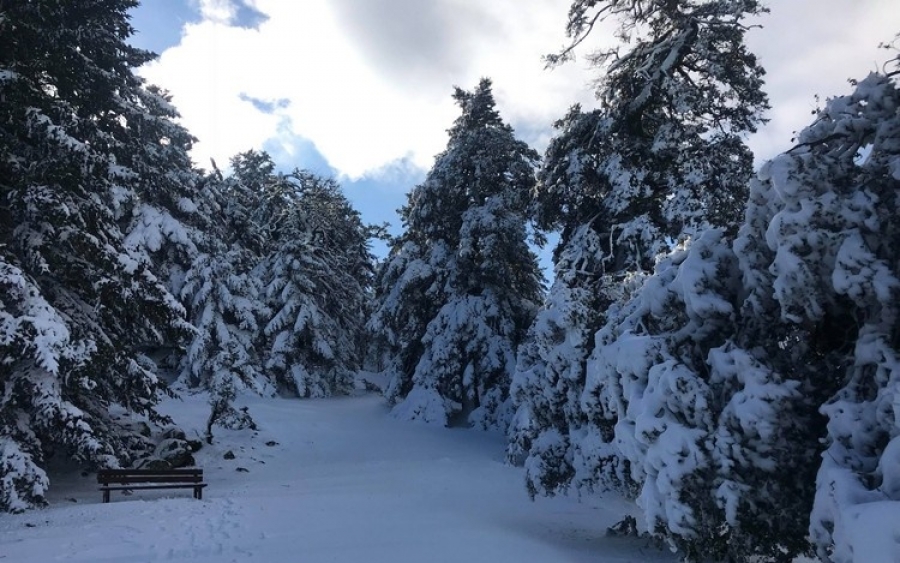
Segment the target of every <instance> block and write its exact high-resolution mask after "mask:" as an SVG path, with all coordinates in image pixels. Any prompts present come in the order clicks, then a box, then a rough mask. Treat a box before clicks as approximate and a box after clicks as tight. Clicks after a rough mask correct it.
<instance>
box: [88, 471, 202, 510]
mask: <svg viewBox="0 0 900 563" xmlns="http://www.w3.org/2000/svg"><path fill="white" fill-rule="evenodd" d="M97 483H99V484H100V485H101V487H100V490H101V491H103V502H109V493H110V491H131V490H140V489H194V498H195V499H202V498H203V487H205V486H206V483H204V482H203V470H202V469H101V470H100V471H98V472H97Z"/></svg>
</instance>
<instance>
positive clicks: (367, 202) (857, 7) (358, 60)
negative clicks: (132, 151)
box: [132, 0, 900, 265]
mask: <svg viewBox="0 0 900 563" xmlns="http://www.w3.org/2000/svg"><path fill="white" fill-rule="evenodd" d="M895 2H896V0H865V1H863V0H858V1H848V0H791V1H790V2H778V3H772V10H773V11H772V13H771V14H770V15H769V16H766V17H765V18H763V19H762V20H760V22H759V23H762V24H763V25H764V27H763V28H762V29H754V30H752V31H751V32H750V34H749V36H748V43H749V45H750V48H751V49H752V50H753V51H754V52H755V53H757V54H758V55H759V57H760V59H761V62H762V64H763V66H764V67H765V68H766V69H767V71H768V75H767V91H768V92H769V94H770V97H771V100H772V106H773V110H772V111H771V112H770V114H769V117H770V118H771V121H770V123H769V125H768V126H767V127H765V128H764V129H763V130H762V131H761V132H760V133H758V134H757V135H754V136H753V137H752V138H750V140H749V142H750V144H751V148H753V149H754V151H755V153H756V154H757V157H758V159H762V158H768V157H770V156H773V155H774V154H777V153H778V152H781V151H783V150H785V149H787V148H789V147H790V139H791V136H792V134H793V132H794V131H797V130H798V129H800V128H802V127H804V126H805V125H807V124H808V123H809V120H810V114H811V112H812V111H813V110H814V109H815V107H816V100H815V95H816V94H819V95H821V96H823V97H825V96H830V95H835V94H841V93H844V92H847V91H848V90H849V86H848V84H847V79H848V78H850V77H857V78H860V77H863V76H864V75H865V74H866V73H868V72H869V71H872V70H876V69H877V68H878V66H879V64H880V63H881V62H883V61H884V60H885V59H886V58H887V56H886V53H885V52H884V51H879V50H878V49H877V46H878V44H879V43H880V42H884V41H889V40H891V39H892V38H893V37H894V36H895V34H896V33H897V32H898V31H900V11H898V10H897V9H896V6H895ZM568 4H569V2H568V1H567V0H529V3H528V9H527V10H523V9H522V4H521V2H519V0H492V1H491V2H482V1H481V0H302V1H301V0H298V1H293V2H291V1H285V0H148V1H146V2H145V3H144V4H142V5H141V6H139V7H138V8H136V9H135V10H134V11H133V13H132V24H133V25H134V26H135V28H136V29H137V30H138V33H137V34H136V35H135V36H134V37H133V43H134V44H135V45H137V46H140V47H143V48H147V49H150V50H153V51H155V52H157V53H158V54H160V55H161V56H160V59H158V60H157V61H156V62H153V63H150V64H149V65H147V66H146V67H144V68H143V69H141V71H140V72H141V73H142V74H143V75H144V76H145V77H146V78H147V79H148V80H149V81H150V82H152V83H155V84H158V85H160V86H162V87H163V88H165V89H167V90H169V91H170V92H171V93H172V95H173V96H174V102H175V104H176V106H177V107H178V108H179V110H180V111H181V113H182V120H183V123H184V124H185V125H186V126H187V127H188V129H189V130H190V131H191V132H192V133H193V134H194V135H195V136H197V137H198V138H199V141H200V142H199V143H198V144H197V146H196V147H195V149H194V152H193V157H194V160H195V161H196V162H197V163H198V164H199V165H201V166H206V165H207V163H208V162H209V158H210V157H213V158H215V159H216V161H217V163H219V164H220V165H224V164H225V163H227V162H228V159H229V157H230V156H232V155H234V154H235V153H237V152H240V151H243V150H247V149H250V148H257V149H259V148H262V149H265V150H267V151H269V153H270V154H272V156H273V158H274V159H275V161H276V163H277V164H278V165H279V167H280V168H282V169H291V168H294V167H300V168H308V169H310V170H313V171H315V172H318V173H321V174H328V175H333V176H335V177H336V178H337V179H338V180H339V181H340V182H341V184H342V185H343V186H344V190H345V192H346V194H347V196H348V197H349V198H350V199H351V201H352V202H353V203H354V205H355V206H356V207H357V208H358V209H359V210H360V211H361V213H362V214H363V218H364V220H365V221H367V222H370V223H379V224H380V223H383V222H389V223H391V224H392V225H393V229H392V230H393V232H395V233H396V232H398V230H399V228H400V225H399V220H398V218H397V216H396V214H395V213H394V211H395V210H396V209H397V208H398V207H400V206H401V205H403V203H404V202H405V194H406V192H407V191H409V189H410V188H411V187H412V186H414V185H415V184H416V183H418V182H420V181H421V180H422V179H423V178H424V175H425V173H426V172H427V170H428V168H429V167H430V165H431V162H432V159H433V156H434V155H435V154H437V153H438V152H440V151H441V150H442V149H443V148H444V146H445V144H446V134H445V131H446V129H447V128H448V127H449V126H450V125H451V123H452V120H453V119H454V117H455V116H456V115H457V108H456V107H455V106H454V104H453V101H452V98H451V93H452V89H453V87H454V86H457V85H458V86H461V87H463V88H467V87H472V86H474V85H475V84H476V83H477V81H478V79H479V78H480V77H482V76H489V77H491V78H492V79H493V80H494V92H495V96H496V97H497V103H498V108H499V110H500V112H501V114H502V115H503V116H504V118H505V119H506V120H507V121H508V122H510V123H511V124H512V126H513V127H514V128H515V130H516V131H517V134H518V135H519V136H520V137H521V138H522V139H523V140H524V141H526V142H528V143H529V144H531V145H532V146H534V147H535V148H537V149H538V150H543V148H544V147H545V146H546V143H547V141H548V139H549V137H550V135H551V132H552V130H551V124H552V122H553V121H555V120H556V119H559V118H560V117H561V116H562V115H563V114H564V113H565V111H566V109H567V108H568V107H569V106H570V105H571V104H573V103H575V102H579V103H582V104H583V105H585V106H588V107H589V106H590V105H591V104H592V103H593V96H592V91H591V87H590V83H591V80H592V79H593V78H594V77H595V73H594V72H593V71H591V70H590V69H589V68H588V66H587V65H586V63H585V62H584V61H583V59H582V60H580V61H576V62H575V63H571V64H568V65H565V66H564V67H561V68H557V69H554V70H552V71H547V70H545V69H544V68H543V63H542V61H541V55H543V54H546V53H548V52H551V51H553V50H555V49H557V48H558V47H559V46H560V45H562V44H563V42H564V40H565V37H564V25H565V17H566V13H567V9H568ZM595 36H596V38H597V39H596V40H597V41H600V42H602V41H605V39H604V37H606V36H608V34H604V33H602V30H601V32H598V33H595ZM592 39H593V38H592ZM594 46H596V44H595V45H594ZM589 49H590V47H587V48H586V49H585V51H586V52H587V51H588V50H589ZM383 250H384V249H383V247H379V248H376V251H378V252H379V253H382V252H383ZM543 255H544V261H545V265H546V261H547V256H549V249H548V250H547V251H545V252H544V253H543Z"/></svg>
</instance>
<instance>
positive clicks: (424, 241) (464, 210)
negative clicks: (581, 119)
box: [369, 79, 541, 430]
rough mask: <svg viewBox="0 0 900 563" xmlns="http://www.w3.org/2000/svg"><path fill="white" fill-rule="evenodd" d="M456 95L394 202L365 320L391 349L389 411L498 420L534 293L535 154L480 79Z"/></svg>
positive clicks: (495, 423)
mask: <svg viewBox="0 0 900 563" xmlns="http://www.w3.org/2000/svg"><path fill="white" fill-rule="evenodd" d="M454 98H455V99H456V101H457V103H458V104H459V105H460V107H461V109H462V114H461V115H460V116H459V117H458V118H457V119H456V121H455V122H454V124H453V127H452V128H451V129H450V130H449V133H450V140H449V142H448V144H447V149H446V150H445V151H444V152H442V153H441V154H439V155H438V156H437V159H436V161H435V164H434V167H433V168H432V169H431V171H430V172H429V173H428V176H427V178H426V179H425V181H424V182H423V183H422V184H421V185H419V186H417V187H416V188H415V189H414V190H413V191H412V193H411V194H410V195H409V203H408V204H407V205H406V206H405V207H404V208H403V209H402V210H401V214H402V216H403V220H404V223H405V225H406V232H405V233H404V234H403V236H401V237H400V238H399V239H397V240H396V241H395V242H394V244H393V248H392V249H391V254H390V256H389V257H388V259H387V261H386V263H385V264H384V265H383V267H382V271H381V272H380V274H379V280H378V282H377V284H376V289H377V306H376V309H375V311H374V314H373V315H372V318H371V320H370V323H369V329H370V331H371V332H372V333H374V334H376V335H379V336H380V337H381V338H383V339H384V341H385V345H386V347H387V349H388V350H389V351H390V352H389V366H388V370H387V371H388V375H389V384H388V387H387V390H386V395H387V397H388V399H389V401H390V402H391V403H393V404H395V405H396V406H395V407H394V411H393V412H394V414H395V415H396V416H398V417H400V418H406V419H415V420H423V421H428V422H433V423H437V424H443V425H448V424H457V423H458V424H470V425H475V426H478V427H482V428H499V429H501V430H505V429H506V426H507V424H508V421H509V417H510V402H509V400H508V399H509V381H510V376H511V373H512V371H513V368H514V364H515V353H516V347H517V346H518V344H519V342H521V341H522V339H523V338H524V334H525V331H526V329H527V327H528V325H529V324H530V323H531V320H532V318H533V316H534V312H535V310H536V307H537V303H538V300H539V299H540V294H541V281H540V279H541V277H540V272H539V270H538V266H537V259H536V257H535V256H534V254H533V253H532V252H531V251H530V249H529V248H528V244H527V242H526V237H527V233H526V218H525V208H526V205H527V202H528V198H529V192H530V190H531V189H532V187H533V185H534V167H535V162H536V160H537V154H536V153H535V152H534V151H533V150H531V149H529V148H528V147H527V146H526V145H525V144H524V143H522V142H521V141H518V140H516V138H515V137H514V136H513V131H512V128H511V127H509V125H506V124H505V123H503V121H502V120H501V118H500V116H499V114H498V113H497V110H496V109H495V107H494V106H495V101H494V96H493V93H492V91H491V82H490V80H488V79H483V80H482V81H481V82H480V83H479V84H478V87H477V88H475V90H474V91H472V92H466V91H463V90H460V89H457V90H456V92H455V94H454Z"/></svg>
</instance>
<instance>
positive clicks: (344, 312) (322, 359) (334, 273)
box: [259, 170, 372, 397]
mask: <svg viewBox="0 0 900 563" xmlns="http://www.w3.org/2000/svg"><path fill="white" fill-rule="evenodd" d="M267 195H268V197H269V203H268V206H269V207H268V209H269V213H268V216H269V217H270V218H271V219H270V220H271V221H272V224H273V240H272V243H271V244H272V250H271V252H270V253H269V254H268V256H267V257H266V259H265V260H264V261H263V262H262V264H261V267H260V270H259V275H260V277H262V279H263V280H264V284H265V294H266V297H267V304H268V307H269V308H270V310H271V315H270V316H269V318H268V321H267V323H266V325H265V327H264V333H265V335H266V337H267V343H268V349H269V355H268V360H267V362H266V369H267V370H268V371H269V372H270V373H271V376H272V377H273V378H274V379H275V381H276V383H277V385H278V387H279V388H281V389H284V390H286V391H288V392H290V393H293V394H296V395H298V396H300V397H323V396H329V395H335V394H343V393H347V392H348V391H349V390H350V389H352V388H353V381H354V375H355V373H356V372H357V371H358V370H359V369H360V368H361V367H362V358H363V353H362V344H363V341H362V339H363V329H364V327H365V317H364V314H365V311H366V295H367V291H368V288H369V287H370V285H371V275H372V256H371V255H370V252H369V247H368V229H367V228H366V227H365V226H364V225H363V223H362V221H361V219H360V216H359V213H358V212H357V211H356V210H354V209H353V208H352V206H351V205H350V202H349V201H348V200H347V199H346V197H344V195H343V194H342V193H341V190H340V187H339V186H338V184H337V183H336V182H335V181H334V180H330V179H325V178H320V177H318V176H316V175H314V174H312V173H310V172H306V171H301V170H295V171H294V172H293V173H291V174H288V175H286V176H281V177H279V178H278V180H277V181H276V182H275V183H274V184H273V187H272V189H271V190H270V192H269V193H268V194H267Z"/></svg>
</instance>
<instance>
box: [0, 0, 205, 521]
mask: <svg viewBox="0 0 900 563" xmlns="http://www.w3.org/2000/svg"><path fill="white" fill-rule="evenodd" d="M134 5H135V2H134V1H131V0H105V1H99V0H93V1H89V0H82V1H77V2H51V1H45V0H36V1H32V2H2V3H0V13H2V17H0V100H2V104H0V123H2V127H0V178H2V181H0V198H2V201H0V224H2V226H0V235H2V240H0V248H2V257H3V258H2V262H3V263H2V271H3V273H2V287H3V292H2V294H0V316H2V323H3V326H4V332H3V336H2V338H0V347H3V349H4V350H3V351H4V355H3V358H4V360H3V362H2V364H0V384H2V393H0V395H2V397H3V399H2V403H0V420H2V423H0V424H2V426H0V440H2V444H3V446H2V451H0V467H3V468H4V470H5V471H4V478H3V485H2V489H0V507H2V508H5V509H8V510H20V509H23V508H25V507H27V506H31V505H35V504H40V503H41V502H42V500H43V495H44V491H45V490H46V486H47V479H46V476H45V474H44V473H43V470H42V469H41V466H42V465H43V463H44V459H45V456H46V455H47V454H48V453H50V452H52V451H54V450H55V451H59V452H60V453H62V454H63V455H67V456H70V457H72V458H73V459H75V460H77V461H80V462H83V463H85V464H88V465H94V466H115V465H116V464H118V463H127V462H128V461H129V460H130V459H132V458H133V457H134V455H136V453H137V451H138V450H139V449H140V448H141V447H144V446H146V444H145V443H143V442H142V441H141V440H140V439H139V438H137V437H135V436H134V435H133V434H131V433H129V432H128V431H127V430H125V429H124V428H122V427H121V426H120V425H119V424H118V423H117V422H116V421H115V420H113V419H112V417H111V416H110V413H109V409H110V406H111V405H112V404H118V405H121V406H122V407H124V408H126V409H128V410H130V411H132V412H135V413H141V414H145V415H147V416H149V417H150V418H151V420H158V419H160V418H161V417H160V416H159V415H158V414H157V413H156V411H155V410H154V405H155V404H156V402H157V400H158V394H159V392H160V391H162V390H163V389H164V386H163V384H162V382H161V380H160V379H159V377H158V374H157V369H156V365H155V363H154V362H153V361H152V360H151V358H150V357H149V356H148V355H147V354H146V353H145V352H146V351H147V350H150V349H153V348H155V347H158V346H161V345H176V346H177V345H178V343H179V342H181V341H182V340H183V339H184V337H185V336H186V333H187V331H188V329H189V326H188V325H187V323H186V322H185V321H184V310H183V309H182V307H181V306H180V305H179V303H178V302H177V300H176V299H175V298H174V297H173V296H172V295H171V293H170V292H169V291H168V290H167V288H166V286H165V284H164V282H163V280H161V279H159V278H158V276H157V275H156V274H155V272H154V271H153V264H152V263H151V261H150V260H149V258H148V256H147V254H146V253H144V252H141V251H136V250H135V247H134V246H132V245H129V244H128V243H127V242H126V240H125V236H126V234H127V233H126V232H124V231H123V223H129V222H130V220H129V219H127V218H126V217H125V214H123V210H124V209H128V210H132V209H136V208H138V207H139V206H140V203H139V202H140V201H141V198H143V197H146V194H147V193H149V192H152V191H154V190H156V189H157V187H156V185H155V184H154V185H153V186H151V185H150V182H151V179H150V175H151V174H152V172H153V171H158V170H160V168H159V167H158V165H161V164H160V163H161V162H162V161H163V160H166V159H159V158H157V157H156V156H154V153H155V152H156V151H165V150H168V149H166V148H164V147H166V146H167V144H175V145H177V146H175V147H173V148H172V150H173V151H176V152H179V154H183V151H184V146H183V145H181V144H180V143H182V142H183V141H184V139H183V138H181V137H177V136H176V137H175V138H168V137H162V136H160V135H161V134H163V132H164V131H172V132H177V134H178V135H181V131H182V130H180V129H178V128H177V127H173V128H171V129H170V128H168V126H167V125H165V124H166V123H167V120H168V119H169V117H170V116H169V115H167V114H166V112H164V111H161V110H160V109H159V108H153V107H150V105H152V104H154V103H157V102H158V97H157V96H156V94H154V93H153V92H151V91H149V90H147V89H145V88H144V86H143V83H142V81H141V79H140V78H138V77H137V76H135V75H134V73H133V69H134V68H135V67H137V66H139V65H141V64H143V63H145V62H147V61H148V60H150V59H151V58H152V54H151V53H149V52H146V51H141V50H139V49H135V48H133V47H131V46H129V45H128V44H127V43H126V39H127V38H128V36H129V35H130V34H131V33H132V31H133V30H132V28H131V26H130V25H129V23H128V16H127V11H128V10H129V9H130V8H132V7H133V6H134ZM142 120H145V121H146V122H153V123H154V125H153V126H152V127H151V129H152V132H151V133H150V134H148V135H143V134H142V133H141V130H142ZM181 170H185V169H184V168H182V169H181ZM181 173H182V172H179V174H181ZM184 173H187V172H184ZM141 182H147V183H145V184H143V185H142V184H141ZM142 186H143V187H142ZM164 189H166V187H164V186H161V187H159V190H160V191H162V190H164Z"/></svg>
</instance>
